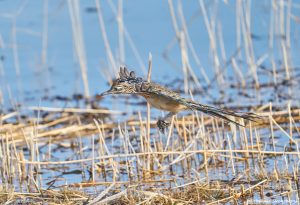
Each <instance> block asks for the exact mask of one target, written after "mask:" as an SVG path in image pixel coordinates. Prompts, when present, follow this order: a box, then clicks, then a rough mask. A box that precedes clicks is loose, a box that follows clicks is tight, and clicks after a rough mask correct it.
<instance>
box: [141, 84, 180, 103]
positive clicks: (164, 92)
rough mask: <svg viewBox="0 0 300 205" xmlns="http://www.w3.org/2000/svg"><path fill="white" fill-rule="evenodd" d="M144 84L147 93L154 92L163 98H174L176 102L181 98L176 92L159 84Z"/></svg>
mask: <svg viewBox="0 0 300 205" xmlns="http://www.w3.org/2000/svg"><path fill="white" fill-rule="evenodd" d="M146 86H148V88H147V92H148V93H152V94H156V95H159V96H162V97H165V98H169V99H170V100H176V101H178V102H181V100H182V99H183V98H182V97H181V96H180V95H179V94H178V93H176V92H174V91H172V90H170V89H169V88H166V87H164V86H161V85H159V84H156V83H147V84H146Z"/></svg>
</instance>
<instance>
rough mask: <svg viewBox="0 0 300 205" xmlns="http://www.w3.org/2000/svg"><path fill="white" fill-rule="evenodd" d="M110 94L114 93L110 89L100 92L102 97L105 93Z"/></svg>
mask: <svg viewBox="0 0 300 205" xmlns="http://www.w3.org/2000/svg"><path fill="white" fill-rule="evenodd" d="M110 94H112V93H111V90H108V91H105V92H103V93H101V94H100V97H103V96H105V95H110Z"/></svg>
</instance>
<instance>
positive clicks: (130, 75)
mask: <svg viewBox="0 0 300 205" xmlns="http://www.w3.org/2000/svg"><path fill="white" fill-rule="evenodd" d="M142 82H143V80H142V78H137V77H136V76H135V73H134V71H131V72H129V71H128V70H127V68H125V67H124V68H122V67H121V68H120V72H119V78H117V79H115V80H114V81H113V84H112V86H111V88H110V89H109V90H108V91H106V92H104V93H102V94H101V96H104V95H113V94H135V93H137V92H136V86H137V84H140V83H142Z"/></svg>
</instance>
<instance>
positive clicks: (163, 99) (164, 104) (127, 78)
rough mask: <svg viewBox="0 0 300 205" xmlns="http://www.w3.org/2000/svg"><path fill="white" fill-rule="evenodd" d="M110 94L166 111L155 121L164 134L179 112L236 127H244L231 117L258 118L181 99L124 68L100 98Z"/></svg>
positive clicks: (254, 119)
mask: <svg viewBox="0 0 300 205" xmlns="http://www.w3.org/2000/svg"><path fill="white" fill-rule="evenodd" d="M111 94H136V95H140V96H143V97H144V98H145V99H146V100H147V102H148V103H149V104H150V105H151V106H152V107H155V108H157V109H160V110H163V111H168V112H169V113H168V114H167V115H166V116H165V117H164V118H162V119H159V120H158V121H157V126H158V128H159V130H160V131H162V132H164V130H165V128H167V127H168V126H169V124H170V123H169V122H168V121H167V120H168V119H170V118H171V117H172V116H174V115H176V114H177V113H178V112H180V111H184V110H194V111H201V112H203V113H205V114H208V115H211V116H214V117H219V118H222V119H224V120H225V121H227V122H231V123H234V124H236V125H238V126H244V125H242V124H240V123H238V122H236V121H234V120H233V119H230V118H231V116H232V117H236V118H242V119H245V120H250V121H256V119H257V118H260V117H259V116H258V115H256V114H254V113H238V112H234V111H232V110H228V109H222V108H216V107H212V106H208V105H204V104H200V103H197V102H195V101H193V100H191V99H187V98H183V97H181V96H180V95H179V94H178V93H176V92H174V91H172V90H170V89H168V88H166V87H164V86H161V85H159V84H157V83H153V82H148V81H146V80H144V79H143V78H141V77H136V75H135V72H134V71H131V72H129V71H128V70H127V68H126V67H120V72H119V78H117V79H115V80H114V81H113V84H112V86H111V88H110V89H109V90H108V91H106V92H104V93H102V94H101V95H100V96H104V95H111Z"/></svg>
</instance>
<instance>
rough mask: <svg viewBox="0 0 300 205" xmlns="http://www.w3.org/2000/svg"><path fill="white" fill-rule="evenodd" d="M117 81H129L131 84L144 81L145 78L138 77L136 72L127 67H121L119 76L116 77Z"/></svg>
mask: <svg viewBox="0 0 300 205" xmlns="http://www.w3.org/2000/svg"><path fill="white" fill-rule="evenodd" d="M116 81H117V82H119V83H121V82H127V83H129V84H136V83H141V82H143V79H142V78H140V77H136V75H135V72H134V71H131V72H129V71H128V69H127V68H126V67H120V71H119V78H118V79H116Z"/></svg>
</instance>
